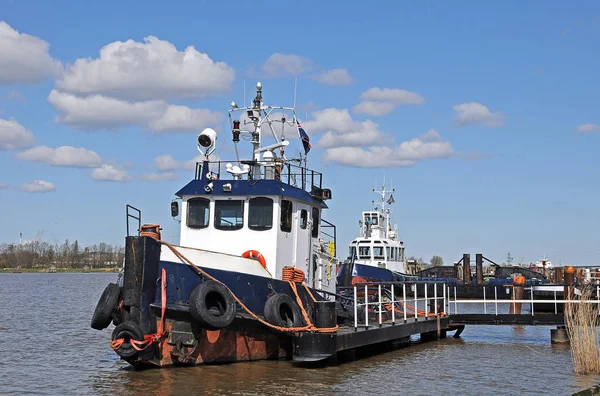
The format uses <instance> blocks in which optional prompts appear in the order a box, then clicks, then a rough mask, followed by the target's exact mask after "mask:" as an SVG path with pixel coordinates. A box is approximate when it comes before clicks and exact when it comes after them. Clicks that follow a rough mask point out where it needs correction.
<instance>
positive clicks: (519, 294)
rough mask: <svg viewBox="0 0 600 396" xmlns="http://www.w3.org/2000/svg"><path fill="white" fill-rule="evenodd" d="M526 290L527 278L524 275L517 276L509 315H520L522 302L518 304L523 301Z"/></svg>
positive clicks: (514, 280)
mask: <svg viewBox="0 0 600 396" xmlns="http://www.w3.org/2000/svg"><path fill="white" fill-rule="evenodd" d="M524 289H525V277H524V276H523V275H517V276H515V277H514V279H513V295H512V298H513V302H512V304H510V309H509V312H508V313H509V314H520V313H521V307H522V305H523V303H522V302H516V301H521V300H523V291H524Z"/></svg>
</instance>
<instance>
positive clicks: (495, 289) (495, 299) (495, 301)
mask: <svg viewBox="0 0 600 396" xmlns="http://www.w3.org/2000/svg"><path fill="white" fill-rule="evenodd" d="M494 303H495V304H496V315H498V286H494Z"/></svg>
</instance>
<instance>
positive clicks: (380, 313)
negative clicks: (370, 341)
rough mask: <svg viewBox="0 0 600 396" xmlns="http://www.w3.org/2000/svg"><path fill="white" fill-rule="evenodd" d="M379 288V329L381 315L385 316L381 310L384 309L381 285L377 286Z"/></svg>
mask: <svg viewBox="0 0 600 396" xmlns="http://www.w3.org/2000/svg"><path fill="white" fill-rule="evenodd" d="M377 286H378V287H377V292H378V294H379V312H378V315H379V321H378V322H379V327H381V315H382V314H383V311H382V310H381V308H382V307H381V283H380V284H379V285H377Z"/></svg>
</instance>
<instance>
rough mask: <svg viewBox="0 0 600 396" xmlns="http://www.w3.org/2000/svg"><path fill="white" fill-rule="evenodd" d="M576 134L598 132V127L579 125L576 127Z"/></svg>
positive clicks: (599, 130)
mask: <svg viewBox="0 0 600 396" xmlns="http://www.w3.org/2000/svg"><path fill="white" fill-rule="evenodd" d="M577 132H600V125H596V124H581V125H579V126H578V127H577Z"/></svg>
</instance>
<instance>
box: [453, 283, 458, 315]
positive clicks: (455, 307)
mask: <svg viewBox="0 0 600 396" xmlns="http://www.w3.org/2000/svg"><path fill="white" fill-rule="evenodd" d="M456 300H458V298H457V297H456V286H454V315H456V314H457V313H458V303H457V302H456Z"/></svg>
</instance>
